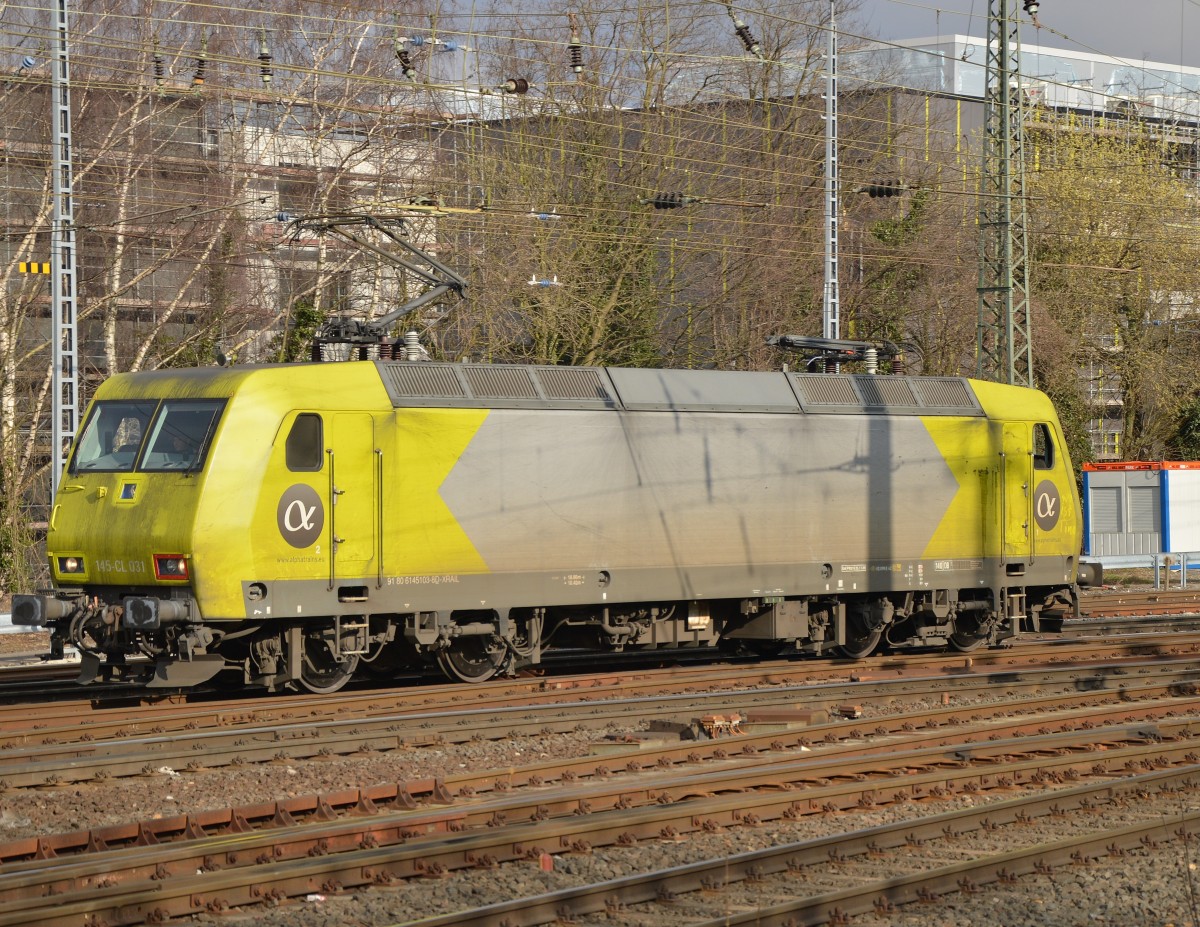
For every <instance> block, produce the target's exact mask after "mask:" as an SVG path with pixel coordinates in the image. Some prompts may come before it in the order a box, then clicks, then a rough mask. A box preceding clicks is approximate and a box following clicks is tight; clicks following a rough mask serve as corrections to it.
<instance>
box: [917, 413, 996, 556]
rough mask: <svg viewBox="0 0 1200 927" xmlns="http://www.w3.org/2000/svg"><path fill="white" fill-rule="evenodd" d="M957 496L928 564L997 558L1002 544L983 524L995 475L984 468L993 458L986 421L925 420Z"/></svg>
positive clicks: (939, 529) (929, 549)
mask: <svg viewBox="0 0 1200 927" xmlns="http://www.w3.org/2000/svg"><path fill="white" fill-rule="evenodd" d="M921 421H922V422H923V423H924V425H925V428H926V430H927V431H928V432H929V436H930V437H931V438H932V439H933V443H934V444H935V445H936V446H937V449H938V451H939V452H940V453H941V455H942V459H943V460H944V461H945V463H946V466H947V467H949V468H950V473H951V474H952V475H953V476H954V479H955V480H956V481H957V482H958V491H957V492H956V493H955V494H954V498H953V499H951V500H950V504H949V505H948V506H947V507H946V511H945V512H944V513H943V514H942V518H941V521H940V522H939V523H938V526H937V529H936V530H935V531H934V533H933V537H932V538H930V539H929V544H928V545H927V546H926V548H925V555H924V556H925V557H926V558H927V559H943V558H946V559H956V558H962V557H987V556H995V555H996V554H997V553H998V552H999V550H1000V540H999V537H998V536H992V535H995V534H996V532H995V530H994V529H992V530H989V528H988V523H987V521H986V519H985V518H984V512H986V511H987V510H988V509H987V506H988V505H990V504H991V500H992V498H993V497H994V493H995V486H994V481H995V479H996V474H995V471H994V470H992V469H990V468H988V467H986V466H984V465H982V462H983V461H986V460H989V459H990V457H991V456H993V455H992V448H991V441H990V437H989V430H988V421H987V419H982V418H980V419H961V418H951V417H948V416H930V417H928V418H922V419H921Z"/></svg>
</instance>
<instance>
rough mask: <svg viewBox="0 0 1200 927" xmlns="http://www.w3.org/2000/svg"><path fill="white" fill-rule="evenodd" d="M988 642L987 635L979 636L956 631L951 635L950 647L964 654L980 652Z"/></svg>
mask: <svg viewBox="0 0 1200 927" xmlns="http://www.w3.org/2000/svg"><path fill="white" fill-rule="evenodd" d="M987 642H988V639H987V635H986V634H982V635H979V634H969V633H966V632H963V631H955V632H954V633H953V634H951V635H950V646H951V647H953V648H954V649H955V650H958V651H960V652H962V653H970V652H971V651H972V650H978V649H979V648H980V647H982V646H983V645H984V644H986V643H987Z"/></svg>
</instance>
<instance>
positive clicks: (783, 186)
mask: <svg viewBox="0 0 1200 927" xmlns="http://www.w3.org/2000/svg"><path fill="white" fill-rule="evenodd" d="M560 22H561V20H560ZM560 44H561V43H560ZM233 60H236V59H233ZM714 60H716V59H714ZM253 63H254V61H253V59H252V58H248V59H246V64H249V65H253ZM294 73H296V74H297V75H303V74H304V69H303V68H299V67H297V68H296V70H295V72H294ZM327 76H331V77H351V76H352V75H350V74H349V72H333V71H331V72H329V73H328V75H327ZM434 89H436V88H434ZM576 121H577V122H578V123H580V124H581V123H582V122H583V119H582V118H580V119H578V120H576ZM743 125H744V126H746V127H747V131H751V130H752V128H753V127H750V126H749V124H748V123H747V124H743ZM677 138H678V140H679V141H680V142H681V143H682V142H683V141H684V140H685V139H686V138H687V136H686V135H685V134H680V135H678V136H677ZM664 140H669V138H667V137H664ZM546 147H547V149H548V148H549V146H546ZM611 150H612V153H613V155H614V156H617V155H619V154H620V149H619V148H618V147H616V146H613V147H612V149H611ZM691 163H692V165H693V167H695V166H697V165H700V164H703V163H704V162H703V161H702V160H694V161H692V162H691ZM710 166H712V167H713V168H714V169H716V168H719V167H720V166H721V165H720V164H719V162H712V163H711V165H710ZM814 176H815V175H813V174H811V173H808V174H807V177H805V176H804V175H803V174H801V175H799V176H797V178H796V181H795V182H790V181H785V182H782V183H778V184H777V186H776V189H777V190H780V191H785V192H786V191H789V190H792V191H796V192H800V191H802V188H803V182H804V180H805V179H807V180H812V179H814ZM769 179H770V178H764V181H765V180H769ZM618 186H620V183H618ZM630 192H633V185H630ZM962 195H970V191H969V190H968V191H964V193H963V194H962ZM780 208H787V207H785V206H780Z"/></svg>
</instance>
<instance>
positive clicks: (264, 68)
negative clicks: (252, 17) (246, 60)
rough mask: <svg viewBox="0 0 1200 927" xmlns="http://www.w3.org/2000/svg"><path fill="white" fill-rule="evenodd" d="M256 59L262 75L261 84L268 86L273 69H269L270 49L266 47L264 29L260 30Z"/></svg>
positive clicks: (265, 32)
mask: <svg viewBox="0 0 1200 927" xmlns="http://www.w3.org/2000/svg"><path fill="white" fill-rule="evenodd" d="M258 61H259V66H258V70H259V73H260V74H261V75H262V82H263V86H264V87H270V86H271V78H272V77H273V76H274V71H272V69H271V50H270V49H269V48H267V31H266V30H265V29H264V30H263V32H262V41H261V42H260V44H259V46H258Z"/></svg>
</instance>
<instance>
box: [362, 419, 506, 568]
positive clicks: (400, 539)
mask: <svg viewBox="0 0 1200 927" xmlns="http://www.w3.org/2000/svg"><path fill="white" fill-rule="evenodd" d="M487 416H488V410H487V409H478V410H476V409H400V410H397V412H396V420H395V421H396V427H395V431H394V434H395V440H396V449H395V452H394V453H395V455H396V461H397V467H396V471H395V472H396V473H397V477H398V480H399V484H400V485H399V486H398V487H397V489H398V492H396V493H389V497H390V498H391V500H392V501H391V504H389V506H388V507H389V509H390V510H391V511H389V513H388V515H389V517H391V516H395V517H394V520H393V524H392V525H391V526H389V527H387V528H386V529H385V530H388V531H389V533H391V537H389V538H388V549H389V550H392V551H395V552H396V556H395V558H394V559H393V558H392V557H391V556H389V557H388V558H387V560H388V572H389V573H391V572H398V573H402V574H409V575H411V574H419V573H431V574H445V573H486V572H488V566H487V563H486V562H484V559H483V557H482V556H481V555H480V553H479V551H478V550H476V549H475V545H474V544H472V543H471V539H470V538H469V537H468V536H467V533H466V532H465V531H464V530H463V528H462V526H461V525H460V524H459V522H458V519H457V518H455V516H454V513H453V512H452V511H451V510H450V507H449V506H447V505H446V503H445V501H444V500H443V499H442V496H441V493H440V491H439V490H440V487H441V485H442V483H443V482H445V480H446V477H447V476H449V475H450V471H451V470H453V469H454V465H455V464H456V463H458V460H459V458H460V457H461V456H462V454H463V452H464V451H465V450H466V449H467V445H469V444H470V443H471V439H472V438H473V437H475V433H476V432H477V431H479V428H480V426H481V425H483V422H484V420H485V419H486V418H487ZM393 506H394V508H393ZM386 523H387V520H386V519H385V524H386Z"/></svg>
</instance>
